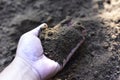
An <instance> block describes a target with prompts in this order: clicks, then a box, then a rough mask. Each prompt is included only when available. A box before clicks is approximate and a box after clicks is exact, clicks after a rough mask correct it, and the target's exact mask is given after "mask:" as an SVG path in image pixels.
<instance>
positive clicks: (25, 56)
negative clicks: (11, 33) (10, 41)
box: [0, 23, 62, 80]
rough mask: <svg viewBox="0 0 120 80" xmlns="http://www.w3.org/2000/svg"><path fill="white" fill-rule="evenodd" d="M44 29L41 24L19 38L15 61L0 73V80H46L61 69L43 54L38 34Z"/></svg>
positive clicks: (44, 25) (43, 25) (45, 25)
mask: <svg viewBox="0 0 120 80" xmlns="http://www.w3.org/2000/svg"><path fill="white" fill-rule="evenodd" d="M45 27H47V24H45V23H43V24H41V25H40V26H38V27H37V28H35V29H33V30H31V31H29V32H27V33H25V34H23V35H22V36H21V38H20V40H19V43H18V47H17V51H16V56H15V59H14V60H13V61H12V63H11V64H10V65H9V66H8V67H6V68H5V69H4V70H3V71H2V72H1V74H0V80H46V79H48V78H50V77H52V76H54V75H55V74H56V73H57V72H58V71H60V70H61V69H62V68H61V66H60V65H59V64H58V63H57V62H55V61H53V60H51V59H49V58H47V57H46V56H45V55H44V54H43V47H42V45H41V41H40V39H39V38H38V34H39V31H40V29H41V28H45Z"/></svg>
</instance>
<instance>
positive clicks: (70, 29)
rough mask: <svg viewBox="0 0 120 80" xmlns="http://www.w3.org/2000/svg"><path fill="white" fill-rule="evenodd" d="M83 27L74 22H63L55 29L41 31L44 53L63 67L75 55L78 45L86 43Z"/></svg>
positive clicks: (69, 20)
mask: <svg viewBox="0 0 120 80" xmlns="http://www.w3.org/2000/svg"><path fill="white" fill-rule="evenodd" d="M71 24H72V25H71ZM82 29H83V27H82V26H81V25H79V24H78V23H77V22H73V20H71V19H68V20H63V21H62V23H59V24H58V25H56V26H55V27H53V28H46V29H44V30H41V32H40V35H39V36H40V39H41V42H42V45H43V49H44V53H45V55H46V56H47V57H49V58H50V59H52V60H54V61H56V62H58V63H59V64H60V65H61V66H62V65H63V64H65V63H66V62H67V59H70V57H69V56H70V55H72V54H74V52H75V50H74V49H76V47H77V45H81V43H82V42H83V41H84V35H83V33H82V32H83V31H85V30H82Z"/></svg>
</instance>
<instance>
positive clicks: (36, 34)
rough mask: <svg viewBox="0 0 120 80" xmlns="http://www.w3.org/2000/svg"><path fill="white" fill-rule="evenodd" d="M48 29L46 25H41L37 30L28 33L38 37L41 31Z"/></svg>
mask: <svg viewBox="0 0 120 80" xmlns="http://www.w3.org/2000/svg"><path fill="white" fill-rule="evenodd" d="M47 27H48V25H47V24H46V23H43V24H41V25H39V26H38V27H37V28H35V29H33V30H31V31H29V32H28V33H30V34H33V35H35V36H38V34H39V31H40V29H43V28H47Z"/></svg>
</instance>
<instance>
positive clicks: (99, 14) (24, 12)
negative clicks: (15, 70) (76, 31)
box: [0, 0, 120, 80]
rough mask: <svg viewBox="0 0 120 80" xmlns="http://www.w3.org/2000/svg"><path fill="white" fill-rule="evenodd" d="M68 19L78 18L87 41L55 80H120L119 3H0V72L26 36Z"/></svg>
mask: <svg viewBox="0 0 120 80" xmlns="http://www.w3.org/2000/svg"><path fill="white" fill-rule="evenodd" d="M66 17H72V18H74V19H75V18H79V20H80V24H82V25H83V26H84V27H85V28H86V30H87V35H86V40H85V42H84V43H83V45H82V46H81V47H80V48H78V50H77V51H76V52H75V54H74V55H73V57H72V58H71V60H70V61H69V62H68V64H67V65H66V66H65V68H64V69H63V70H62V71H61V72H59V73H58V74H57V75H56V76H55V77H53V78H52V80H119V79H120V78H119V76H120V0H68V1H67V0H0V71H2V70H3V69H4V68H5V67H6V66H7V65H8V64H9V63H10V62H11V61H12V60H13V58H14V56H15V52H16V48H17V43H18V40H19V38H20V36H21V35H22V34H23V33H25V32H27V31H29V30H31V29H33V28H35V27H36V26H38V25H40V24H41V23H43V22H46V23H47V24H48V25H49V27H54V26H55V25H57V24H58V23H60V22H61V21H62V20H64V19H65V18H66ZM75 20H77V19H75Z"/></svg>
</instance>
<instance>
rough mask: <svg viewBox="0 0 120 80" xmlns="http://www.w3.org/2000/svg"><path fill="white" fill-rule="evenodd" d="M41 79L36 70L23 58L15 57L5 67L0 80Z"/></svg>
mask: <svg viewBox="0 0 120 80" xmlns="http://www.w3.org/2000/svg"><path fill="white" fill-rule="evenodd" d="M4 79H5V80H14V79H16V80H41V79H40V76H39V74H38V73H37V71H36V70H35V69H34V68H33V67H32V66H31V65H30V64H29V63H27V62H26V61H25V60H23V59H22V58H20V57H15V59H14V60H13V62H12V63H11V64H10V65H9V66H8V67H7V68H5V70H4V71H3V72H2V73H1V75H0V80H4Z"/></svg>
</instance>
